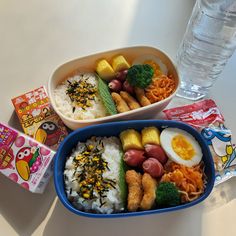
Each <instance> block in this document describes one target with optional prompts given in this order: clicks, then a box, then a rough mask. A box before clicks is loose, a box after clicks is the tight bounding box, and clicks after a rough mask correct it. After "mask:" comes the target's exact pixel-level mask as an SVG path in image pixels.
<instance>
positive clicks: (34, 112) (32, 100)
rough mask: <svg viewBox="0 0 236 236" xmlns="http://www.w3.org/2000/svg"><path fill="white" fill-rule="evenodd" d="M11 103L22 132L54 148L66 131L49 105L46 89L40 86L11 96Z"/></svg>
mask: <svg viewBox="0 0 236 236" xmlns="http://www.w3.org/2000/svg"><path fill="white" fill-rule="evenodd" d="M12 103H13V105H14V107H15V110H16V113H17V116H18V118H19V120H20V123H21V125H22V128H23V130H24V132H25V133H26V134H27V135H29V136H30V137H32V138H34V139H36V140H37V141H39V142H40V143H43V144H45V145H46V146H48V147H50V148H51V149H53V150H56V149H57V148H58V146H59V144H60V142H61V141H62V140H63V139H64V138H65V136H66V135H67V134H68V133H67V129H66V127H65V126H64V124H63V122H62V120H61V119H60V117H59V116H58V115H57V114H56V113H55V111H54V110H53V108H52V107H51V105H50V102H49V98H48V96H47V93H46V89H45V88H44V87H43V86H42V87H40V88H38V89H35V90H33V91H30V92H28V93H26V94H23V95H21V96H19V97H16V98H13V99H12Z"/></svg>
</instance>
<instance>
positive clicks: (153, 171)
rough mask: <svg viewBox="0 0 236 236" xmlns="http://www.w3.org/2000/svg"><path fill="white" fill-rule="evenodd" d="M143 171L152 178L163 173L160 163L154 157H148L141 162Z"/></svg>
mask: <svg viewBox="0 0 236 236" xmlns="http://www.w3.org/2000/svg"><path fill="white" fill-rule="evenodd" d="M142 167H143V170H144V172H146V173H148V174H150V175H151V176H152V177H153V178H158V177H161V176H162V175H163V173H164V170H163V166H162V164H161V163H160V162H159V161H158V160H157V159H155V158H152V157H151V158H148V159H147V160H145V161H144V162H143V164H142Z"/></svg>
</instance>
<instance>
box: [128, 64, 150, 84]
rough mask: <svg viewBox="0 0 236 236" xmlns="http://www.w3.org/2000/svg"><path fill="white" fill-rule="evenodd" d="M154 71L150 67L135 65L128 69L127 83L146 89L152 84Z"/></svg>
mask: <svg viewBox="0 0 236 236" xmlns="http://www.w3.org/2000/svg"><path fill="white" fill-rule="evenodd" d="M153 74H154V70H153V68H152V67H151V66H150V65H147V64H145V65H134V66H131V67H130V68H129V69H128V73H127V77H126V79H127V81H128V82H129V84H130V85H132V86H134V87H139V88H146V87H147V86H148V85H149V84H150V83H151V82H152V76H153Z"/></svg>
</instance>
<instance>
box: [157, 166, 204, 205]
mask: <svg viewBox="0 0 236 236" xmlns="http://www.w3.org/2000/svg"><path fill="white" fill-rule="evenodd" d="M161 182H173V183H174V184H175V185H176V187H178V188H179V190H180V193H181V201H182V203H184V202H191V201H193V200H195V199H197V198H198V197H199V196H200V195H201V194H202V193H203V192H204V189H205V185H206V177H205V174H204V164H203V163H202V162H201V163H200V164H198V165H196V166H194V167H187V166H184V165H180V164H177V163H174V162H171V163H170V164H168V166H167V168H166V173H165V174H164V175H163V176H162V178H161Z"/></svg>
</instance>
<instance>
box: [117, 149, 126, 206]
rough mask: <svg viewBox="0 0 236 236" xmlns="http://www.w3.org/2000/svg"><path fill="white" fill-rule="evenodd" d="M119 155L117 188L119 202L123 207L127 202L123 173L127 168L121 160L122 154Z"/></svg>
mask: <svg viewBox="0 0 236 236" xmlns="http://www.w3.org/2000/svg"><path fill="white" fill-rule="evenodd" d="M120 154H121V160H120V169H119V188H120V196H121V201H122V203H123V205H124V207H125V206H126V202H127V194H128V190H127V184H126V181H125V172H126V170H127V166H126V164H125V162H124V160H123V155H124V153H123V152H121V153H120Z"/></svg>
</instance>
